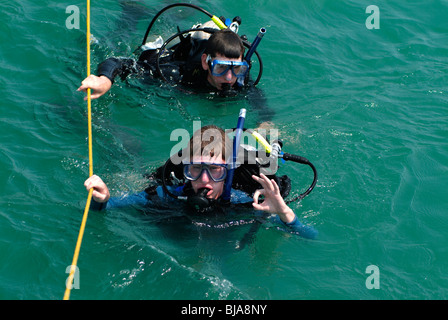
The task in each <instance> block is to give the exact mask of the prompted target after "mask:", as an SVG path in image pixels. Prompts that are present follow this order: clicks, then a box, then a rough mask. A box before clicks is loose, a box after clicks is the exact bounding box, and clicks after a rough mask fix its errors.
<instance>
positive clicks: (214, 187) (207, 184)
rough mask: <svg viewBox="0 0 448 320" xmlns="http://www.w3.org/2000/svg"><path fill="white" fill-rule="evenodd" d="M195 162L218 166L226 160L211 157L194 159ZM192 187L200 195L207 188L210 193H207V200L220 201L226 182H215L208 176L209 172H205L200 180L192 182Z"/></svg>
mask: <svg viewBox="0 0 448 320" xmlns="http://www.w3.org/2000/svg"><path fill="white" fill-rule="evenodd" d="M193 162H205V163H216V164H224V163H225V162H224V160H222V159H221V158H220V157H219V158H211V157H194V158H193ZM191 186H192V187H193V190H194V192H195V193H198V190H199V189H202V188H207V189H210V191H209V192H208V193H207V198H209V199H218V198H219V197H220V196H221V195H222V192H223V191H224V181H219V182H215V181H213V180H212V178H210V176H209V175H208V172H207V170H204V171H203V172H202V174H201V175H200V176H199V178H198V179H197V180H195V181H191Z"/></svg>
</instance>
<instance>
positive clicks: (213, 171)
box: [184, 162, 227, 182]
mask: <svg viewBox="0 0 448 320" xmlns="http://www.w3.org/2000/svg"><path fill="white" fill-rule="evenodd" d="M204 170H205V171H206V172H207V174H208V176H209V177H210V178H211V179H212V180H213V181H215V182H219V181H224V180H225V179H226V177H227V165H226V164H216V163H204V162H200V163H187V164H184V177H185V178H186V179H188V180H190V181H196V180H198V179H199V177H200V176H201V175H202V173H203V172H204Z"/></svg>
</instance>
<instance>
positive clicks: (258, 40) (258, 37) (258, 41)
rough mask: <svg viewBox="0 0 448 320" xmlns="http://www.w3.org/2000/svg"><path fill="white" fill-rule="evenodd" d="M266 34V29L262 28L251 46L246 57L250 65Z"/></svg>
mask: <svg viewBox="0 0 448 320" xmlns="http://www.w3.org/2000/svg"><path fill="white" fill-rule="evenodd" d="M265 33H266V29H265V28H261V29H260V31H259V32H258V34H257V36H256V37H255V40H254V42H252V45H251V46H250V48H249V50H248V51H247V53H246V56H245V57H244V60H246V61H247V63H249V64H250V59H251V58H252V55H253V54H254V52H255V50H257V47H258V45H259V44H260V41H261V39H262V38H263V36H264V34H265Z"/></svg>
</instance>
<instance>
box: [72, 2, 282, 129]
mask: <svg viewBox="0 0 448 320" xmlns="http://www.w3.org/2000/svg"><path fill="white" fill-rule="evenodd" d="M178 6H187V7H192V8H195V9H197V10H200V11H202V12H204V13H206V14H207V15H208V16H209V17H210V18H211V19H212V21H208V22H206V23H204V24H203V25H198V26H194V27H193V28H191V29H188V30H185V31H179V32H178V33H177V34H175V35H173V36H172V37H170V38H169V39H168V40H167V41H165V42H163V39H162V38H161V37H159V38H157V40H156V41H153V42H148V43H146V39H147V37H148V34H149V32H150V30H151V28H152V26H153V24H154V23H155V21H157V19H158V17H159V16H160V15H161V14H162V13H163V12H165V11H166V10H168V9H170V8H173V7H178ZM221 19H222V20H221ZM223 20H224V21H223ZM226 23H227V25H226ZM240 24H241V18H239V17H235V18H234V19H233V21H232V22H231V21H229V19H227V20H226V19H224V18H217V17H216V16H212V15H211V14H209V13H208V12H207V11H205V10H204V9H202V8H200V7H197V6H194V5H192V4H186V3H177V4H173V5H170V6H167V7H165V8H164V9H162V10H161V11H160V12H159V13H158V14H157V15H156V16H155V17H154V19H153V20H152V21H151V23H150V25H149V27H148V30H147V31H146V34H145V37H144V39H143V43H142V45H141V47H140V48H139V51H141V53H140V55H139V58H138V60H135V59H133V58H116V57H111V58H108V59H106V60H105V61H104V62H102V63H100V64H99V66H98V70H97V74H96V75H90V76H89V77H87V78H85V79H84V80H83V81H82V83H81V86H80V87H79V88H78V89H77V90H78V91H87V89H88V88H90V89H91V90H92V93H91V98H92V99H97V98H99V97H101V96H102V95H104V94H105V93H107V92H108V91H109V90H110V89H111V87H112V85H113V83H114V81H115V78H116V77H117V76H119V77H120V78H121V79H122V80H125V79H126V78H127V77H128V76H129V75H130V74H133V75H140V76H142V77H143V78H144V79H145V80H146V79H148V78H149V79H154V78H160V79H162V80H164V81H166V82H168V83H170V84H171V85H173V86H176V87H178V88H180V89H182V90H184V91H187V92H195V93H208V92H211V93H214V94H217V95H219V96H224V97H228V96H236V95H238V93H239V92H241V91H242V90H243V89H246V90H245V91H244V94H245V96H247V98H248V100H249V101H250V103H251V104H252V105H253V106H254V110H257V111H258V112H259V114H260V122H265V121H270V120H271V119H272V117H273V115H274V112H273V110H271V109H269V108H268V107H267V106H266V101H265V98H264V96H263V94H262V92H261V90H259V89H258V88H257V87H256V84H258V82H259V81H260V78H261V74H262V62H261V58H260V56H259V54H258V52H257V51H256V48H257V46H258V44H259V43H260V40H261V38H262V37H263V35H264V33H265V31H266V30H265V29H264V28H262V29H260V32H259V33H258V35H257V37H256V38H255V40H254V41H253V43H252V44H250V43H249V42H248V41H247V40H245V36H243V37H240V36H239V35H238V34H237V33H236V32H235V31H237V30H238V28H239V25H240ZM177 40H179V42H178V43H175V44H174V45H172V46H171V43H172V42H176V41H177ZM246 48H248V51H247V53H246V55H244V53H245V49H246ZM254 54H255V55H256V56H257V58H258V61H259V63H260V70H259V72H258V76H257V78H256V80H255V81H253V80H251V78H250V76H249V73H250V69H251V67H252V61H251V58H252V56H253V55H254Z"/></svg>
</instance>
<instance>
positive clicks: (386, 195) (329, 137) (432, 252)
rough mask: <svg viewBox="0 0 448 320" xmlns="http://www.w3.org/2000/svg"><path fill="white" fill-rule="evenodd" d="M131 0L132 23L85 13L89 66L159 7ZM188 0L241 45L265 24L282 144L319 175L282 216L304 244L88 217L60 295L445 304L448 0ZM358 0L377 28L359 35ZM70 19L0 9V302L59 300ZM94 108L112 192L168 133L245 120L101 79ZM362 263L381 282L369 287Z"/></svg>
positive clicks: (43, 6)
mask: <svg viewBox="0 0 448 320" xmlns="http://www.w3.org/2000/svg"><path fill="white" fill-rule="evenodd" d="M142 2H143V3H144V4H140V5H141V6H142V7H138V8H139V9H138V10H137V12H140V13H142V15H145V16H144V17H143V18H141V19H140V20H139V22H138V23H137V24H136V25H135V26H134V25H133V24H132V23H131V21H123V20H122V12H123V6H122V5H121V4H120V1H113V0H106V1H94V2H93V3H92V9H91V10H92V17H91V22H92V25H91V28H92V34H93V35H94V37H95V38H96V40H97V43H95V44H93V45H92V50H91V52H92V73H94V71H95V70H96V66H97V64H98V63H99V62H101V61H103V60H104V58H106V57H108V56H129V55H131V54H132V52H133V50H134V49H135V48H136V47H137V46H138V45H139V44H140V42H141V39H142V37H143V34H144V31H145V29H146V26H147V24H148V22H149V20H150V19H151V18H152V17H153V15H154V14H155V12H157V11H158V10H159V9H161V8H162V7H163V6H165V5H167V4H170V2H163V3H162V2H159V1H155V0H151V1H149V0H148V1H142ZM128 3H131V4H136V3H137V1H128ZM194 3H195V4H200V5H201V6H202V7H204V8H205V9H207V10H208V11H211V12H213V13H214V14H216V15H225V16H227V17H231V18H232V17H233V16H236V15H240V16H241V17H242V18H243V24H242V26H241V29H240V33H241V34H247V35H248V38H249V40H252V39H253V37H255V35H256V33H257V31H258V29H259V28H260V27H266V29H267V33H266V35H265V37H264V38H263V41H262V42H261V44H260V47H259V50H258V51H259V52H260V54H261V55H262V58H263V62H264V74H263V78H262V80H261V82H260V84H259V87H260V89H262V90H263V92H264V95H265V97H266V99H267V104H268V106H269V107H270V108H271V109H273V110H275V111H276V115H275V117H274V119H273V122H274V124H275V126H276V128H278V129H279V131H280V135H281V137H282V138H283V140H284V141H285V146H284V149H285V151H287V152H290V153H295V154H300V155H303V156H305V157H307V158H309V159H310V160H311V161H312V162H313V163H314V164H315V166H316V167H317V170H318V173H319V181H318V183H317V186H316V188H315V189H314V191H313V192H312V193H311V194H310V195H309V196H308V197H306V198H305V199H304V200H303V201H302V202H301V203H299V204H297V203H295V204H293V205H292V207H293V209H294V210H295V212H296V213H297V215H298V217H299V218H300V219H301V220H302V221H304V222H306V223H308V224H310V225H312V226H314V227H315V228H316V229H318V230H319V238H318V239H317V240H304V239H302V238H300V237H297V236H295V235H290V234H287V233H284V232H281V231H279V230H277V229H276V228H275V227H273V226H270V225H266V226H263V227H262V228H261V229H260V230H259V231H258V233H257V234H256V236H255V238H254V239H253V241H252V242H251V243H250V244H249V245H247V246H246V247H245V248H243V249H242V250H237V249H236V246H237V244H238V241H239V240H240V239H241V238H242V236H243V235H244V234H245V233H246V232H247V230H248V228H249V227H250V225H232V226H230V227H227V228H214V227H207V226H205V227H198V226H194V225H191V224H185V223H184V222H181V221H177V220H175V219H173V221H170V222H167V221H165V220H163V219H162V218H161V217H160V216H151V215H146V216H142V215H141V214H140V213H139V212H136V211H133V210H115V211H111V212H109V213H107V214H103V213H101V214H99V213H96V212H91V213H90V214H89V218H88V222H87V228H86V231H85V235H84V239H83V244H82V248H81V254H80V257H79V261H78V266H79V270H80V278H79V280H80V282H79V289H73V290H72V293H71V299H73V300H78V299H209V300H215V299H285V300H286V299H447V298H448V289H447V287H448V276H447V272H446V265H447V264H448V255H447V249H446V244H447V237H446V234H447V231H446V230H447V226H448V217H447V215H446V213H447V212H448V210H447V209H448V203H447V199H448V197H447V196H448V192H447V186H448V183H447V182H448V174H447V173H448V172H447V171H448V167H447V163H448V162H447V160H448V148H447V147H448V143H447V138H448V129H447V124H448V116H447V102H448V98H447V87H446V86H447V83H448V77H447V71H448V65H447V58H446V57H447V56H448V26H447V24H446V13H447V12H448V5H447V2H446V1H376V2H375V3H372V2H370V1H324V0H320V1H318V0H316V1H308V0H306V1H296V0H294V1H293V0H280V1H262V0H256V1H236V0H228V1H201V2H200V3H198V2H196V1H195V2H194ZM371 4H375V5H376V6H378V8H379V10H380V16H379V17H380V29H368V28H366V24H365V22H366V19H367V18H368V17H369V15H370V14H368V13H366V12H365V11H366V8H367V6H369V5H371ZM69 5H76V6H78V7H79V9H80V12H81V19H80V29H67V28H66V24H65V22H66V19H67V17H68V16H69V14H67V13H66V11H65V10H66V8H67V6H69ZM142 8H143V9H142ZM85 9H86V7H85V3H84V2H76V3H73V2H58V3H55V2H53V1H30V0H18V1H15V2H3V3H2V4H1V11H0V12H1V13H0V43H1V47H0V84H1V86H0V92H1V97H2V101H1V123H2V130H1V136H0V137H1V138H0V167H1V169H0V177H1V179H2V183H1V184H0V191H1V194H2V197H1V199H0V257H1V263H0V299H62V297H63V293H64V290H65V280H66V277H67V276H68V274H67V273H65V271H66V267H67V266H68V265H70V264H71V261H72V257H73V252H74V248H75V244H76V239H77V236H78V231H79V226H80V224H81V218H82V213H83V209H84V205H85V201H86V198H87V192H86V190H85V189H84V187H83V182H84V180H85V179H86V177H87V176H88V147H87V111H86V103H85V102H84V101H83V94H81V93H79V92H76V88H77V87H78V86H79V85H80V82H81V80H82V79H83V78H84V76H85V74H86V54H85V30H86V28H85ZM179 15H180V13H179ZM173 16H174V18H176V17H175V16H176V15H173ZM190 18H191V19H194V18H193V17H190ZM191 22H192V23H193V22H194V21H191ZM188 23H190V21H188ZM92 107H93V136H94V142H93V150H94V171H95V173H97V174H98V175H100V176H102V177H103V178H104V180H106V181H107V182H108V185H109V187H110V189H111V193H112V194H113V195H120V194H122V193H124V192H128V191H139V190H141V189H142V188H144V187H145V185H146V181H145V179H144V178H143V174H144V173H145V172H148V171H150V170H152V169H154V168H156V167H157V166H159V165H161V164H162V163H163V162H164V160H165V159H166V158H167V157H168V156H169V152H170V150H171V148H172V147H173V146H174V144H175V142H173V141H170V134H171V131H172V130H174V129H176V128H185V129H187V130H188V131H189V132H191V131H192V126H193V120H201V122H202V123H203V124H209V123H214V124H217V125H219V126H221V127H224V128H231V127H234V126H235V124H236V118H237V114H238V111H239V109H240V108H243V107H244V108H247V109H248V111H249V113H248V118H247V121H246V127H249V128H250V127H252V128H253V127H255V126H256V124H257V121H258V120H257V114H256V113H254V112H252V106H251V105H249V104H248V103H247V102H246V101H245V100H244V99H241V100H238V99H230V100H219V99H213V98H210V97H204V96H202V97H198V96H195V95H192V96H189V95H186V94H183V93H181V92H179V91H176V90H172V89H169V88H167V87H166V86H163V85H162V86H160V85H159V84H155V85H153V86H150V87H145V86H143V85H141V84H140V83H139V82H138V81H136V80H130V81H129V82H121V81H119V80H118V81H117V82H116V85H115V86H114V88H113V90H112V91H111V92H110V94H108V95H107V96H105V97H103V98H101V99H100V100H98V101H94V102H93V104H92ZM282 173H284V174H288V175H289V176H291V177H293V178H294V180H295V181H294V186H295V192H296V193H298V192H300V190H301V189H303V188H305V187H307V185H308V183H309V181H310V179H311V173H310V172H309V171H308V169H307V168H306V167H305V168H304V167H300V166H296V165H289V164H288V165H285V166H284V167H283V168H282ZM370 265H374V266H376V267H377V268H378V270H379V279H378V280H379V283H378V284H379V288H378V289H368V288H367V286H366V279H367V278H368V277H369V275H370V273H366V268H367V267H368V266H370Z"/></svg>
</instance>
